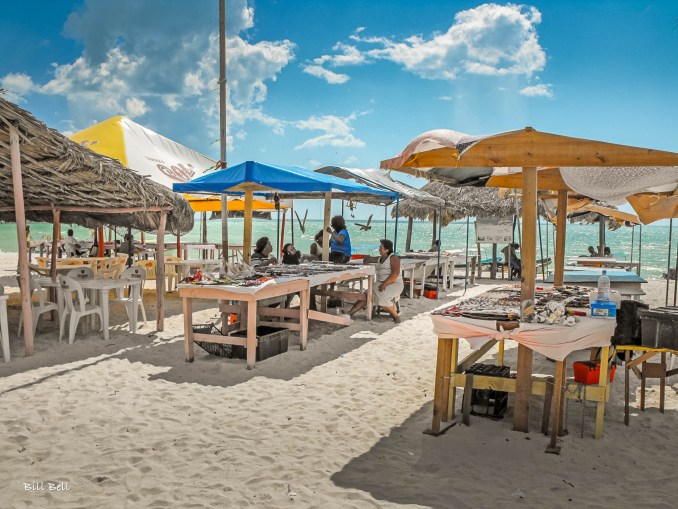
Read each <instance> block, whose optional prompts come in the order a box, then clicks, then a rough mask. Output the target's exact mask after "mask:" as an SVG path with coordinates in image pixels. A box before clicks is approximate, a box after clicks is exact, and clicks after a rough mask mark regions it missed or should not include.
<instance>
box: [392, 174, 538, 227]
mask: <svg viewBox="0 0 678 509" xmlns="http://www.w3.org/2000/svg"><path fill="white" fill-rule="evenodd" d="M421 190H422V191H425V192H427V193H430V194H432V195H434V196H438V197H439V198H442V199H443V200H445V205H444V206H443V208H442V221H443V226H447V225H448V224H449V223H451V222H452V221H456V220H458V219H463V218H465V217H467V216H470V217H477V218H481V219H485V218H495V217H496V218H500V219H507V218H511V217H513V215H514V214H520V212H521V205H522V204H521V200H520V199H519V198H512V197H510V196H509V195H508V194H506V195H503V194H502V193H500V190H499V189H497V188H494V187H452V186H449V185H447V184H445V183H443V182H438V181H431V182H429V183H427V184H426V185H424V186H423V187H422V188H421ZM437 211H438V209H437V208H431V207H426V206H423V205H422V204H420V203H418V202H416V201H413V200H409V199H406V200H402V201H401V202H400V206H399V208H398V215H399V216H400V217H407V216H411V217H412V218H414V219H416V220H420V221H425V220H430V219H433V213H434V212H437ZM539 212H540V213H541V214H542V215H543V213H544V211H543V209H542V207H541V206H540V207H539ZM394 215H395V211H393V212H392V216H394Z"/></svg>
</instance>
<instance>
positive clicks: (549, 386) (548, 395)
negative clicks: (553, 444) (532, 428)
mask: <svg viewBox="0 0 678 509" xmlns="http://www.w3.org/2000/svg"><path fill="white" fill-rule="evenodd" d="M554 385H555V379H554V378H553V377H549V379H548V380H547V381H546V392H544V410H543V412H542V415H541V432H542V434H543V435H548V434H549V420H550V418H551V403H552V402H553V387H554Z"/></svg>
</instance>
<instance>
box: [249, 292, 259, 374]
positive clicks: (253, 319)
mask: <svg viewBox="0 0 678 509" xmlns="http://www.w3.org/2000/svg"><path fill="white" fill-rule="evenodd" d="M256 360H257V301H256V300H252V301H249V302H248V303H247V369H252V368H254V365H255V364H256Z"/></svg>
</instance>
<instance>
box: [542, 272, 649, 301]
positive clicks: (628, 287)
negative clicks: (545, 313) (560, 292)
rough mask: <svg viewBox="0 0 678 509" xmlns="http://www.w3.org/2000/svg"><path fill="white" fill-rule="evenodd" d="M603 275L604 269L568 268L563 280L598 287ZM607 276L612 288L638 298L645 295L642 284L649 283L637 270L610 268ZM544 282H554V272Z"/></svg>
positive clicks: (566, 282) (567, 282)
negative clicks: (569, 269)
mask: <svg viewBox="0 0 678 509" xmlns="http://www.w3.org/2000/svg"><path fill="white" fill-rule="evenodd" d="M601 275H602V270H596V269H595V268H593V269H592V270H572V271H568V270H567V268H566V270H565V273H564V275H563V282H564V283H565V284H566V285H567V284H569V285H578V286H585V287H588V288H596V287H597V286H598V278H600V276H601ZM607 276H608V277H609V278H610V288H611V289H612V290H617V291H618V292H619V293H620V294H622V295H631V296H632V297H633V298H637V297H638V296H640V295H645V292H644V291H643V289H642V287H641V285H642V284H644V283H647V280H646V279H643V278H642V277H640V276H639V275H638V274H636V273H635V272H627V271H624V270H608V271H607ZM544 283H553V274H551V275H550V276H548V277H547V278H546V279H544Z"/></svg>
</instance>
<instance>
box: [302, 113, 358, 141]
mask: <svg viewBox="0 0 678 509" xmlns="http://www.w3.org/2000/svg"><path fill="white" fill-rule="evenodd" d="M364 114H365V113H362V114H360V115H364ZM358 116H359V115H358V114H356V113H352V114H351V115H349V116H348V117H337V116H335V115H323V116H320V117H315V116H314V117H309V118H308V119H306V120H299V121H297V122H294V123H293V125H294V127H296V128H297V129H302V130H310V131H321V132H322V133H323V134H320V135H318V136H315V137H313V138H309V139H307V140H306V141H304V142H303V143H302V144H300V145H297V146H296V147H294V149H295V150H301V149H306V148H316V147H364V146H365V142H364V141H362V140H361V139H359V138H356V137H355V136H354V135H353V128H352V127H351V125H350V124H351V122H353V121H354V120H355V119H356V118H357V117H358Z"/></svg>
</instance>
